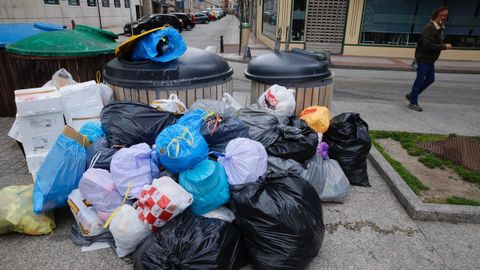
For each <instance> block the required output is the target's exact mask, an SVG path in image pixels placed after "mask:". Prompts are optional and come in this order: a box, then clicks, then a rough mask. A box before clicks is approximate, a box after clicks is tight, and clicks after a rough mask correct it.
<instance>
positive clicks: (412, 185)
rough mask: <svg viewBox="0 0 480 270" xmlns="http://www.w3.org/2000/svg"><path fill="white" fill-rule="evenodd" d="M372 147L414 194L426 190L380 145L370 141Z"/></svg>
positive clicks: (425, 187) (426, 188)
mask: <svg viewBox="0 0 480 270" xmlns="http://www.w3.org/2000/svg"><path fill="white" fill-rule="evenodd" d="M372 143H373V145H374V146H375V147H376V148H377V149H378V152H380V154H382V156H383V157H384V158H385V159H386V160H387V161H388V163H390V165H392V167H393V169H394V170H395V171H396V172H397V173H398V174H399V175H400V176H401V177H402V178H403V180H404V181H405V183H407V185H408V186H409V187H410V188H411V189H412V191H413V192H415V194H417V195H418V194H420V193H421V192H422V191H424V190H428V187H427V186H425V185H424V184H423V183H422V182H421V181H420V180H418V178H417V177H415V175H413V174H411V173H410V171H408V170H407V169H406V168H405V167H403V165H402V164H401V163H400V162H398V161H396V160H394V159H393V158H391V157H390V156H389V155H388V154H387V152H386V151H385V150H384V149H383V147H382V146H380V144H378V143H377V142H376V141H375V140H372Z"/></svg>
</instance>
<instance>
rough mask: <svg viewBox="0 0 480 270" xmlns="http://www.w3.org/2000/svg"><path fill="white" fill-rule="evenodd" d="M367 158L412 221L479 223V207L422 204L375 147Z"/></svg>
mask: <svg viewBox="0 0 480 270" xmlns="http://www.w3.org/2000/svg"><path fill="white" fill-rule="evenodd" d="M368 157H369V159H370V161H371V162H372V163H373V166H374V167H375V168H376V169H377V170H378V171H379V172H380V175H381V176H382V177H383V178H384V179H385V180H386V182H387V184H388V186H389V187H390V189H391V190H392V192H393V194H394V195H395V197H396V198H397V199H398V201H399V202H400V204H401V205H402V206H403V208H405V210H406V211H407V213H408V215H409V216H410V217H411V218H412V219H418V220H425V221H447V222H466V223H480V207H476V206H462V205H446V204H432V203H423V202H422V201H421V200H420V199H419V198H418V197H417V195H415V193H414V192H413V191H412V190H411V189H410V187H409V186H408V185H407V184H406V183H405V182H404V181H403V179H402V177H401V176H400V175H399V174H398V173H397V172H396V171H395V170H394V169H393V167H392V166H391V165H390V163H388V161H387V160H386V159H385V158H384V157H383V156H382V154H380V152H379V151H378V150H377V149H376V148H375V147H372V149H371V150H370V153H369V155H368Z"/></svg>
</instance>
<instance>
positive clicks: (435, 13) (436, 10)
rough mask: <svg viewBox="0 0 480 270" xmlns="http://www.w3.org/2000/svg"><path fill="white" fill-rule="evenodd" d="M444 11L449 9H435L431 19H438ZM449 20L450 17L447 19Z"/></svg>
mask: <svg viewBox="0 0 480 270" xmlns="http://www.w3.org/2000/svg"><path fill="white" fill-rule="evenodd" d="M444 10H448V7H439V8H437V9H435V10H434V11H433V13H432V17H431V19H432V20H435V19H436V18H437V17H438V15H439V14H440V12H442V11H444ZM447 19H448V17H447Z"/></svg>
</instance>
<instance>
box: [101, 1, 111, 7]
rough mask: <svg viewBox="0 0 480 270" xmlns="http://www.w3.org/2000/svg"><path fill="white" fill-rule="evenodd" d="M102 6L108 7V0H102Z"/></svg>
mask: <svg viewBox="0 0 480 270" xmlns="http://www.w3.org/2000/svg"><path fill="white" fill-rule="evenodd" d="M102 7H110V0H102Z"/></svg>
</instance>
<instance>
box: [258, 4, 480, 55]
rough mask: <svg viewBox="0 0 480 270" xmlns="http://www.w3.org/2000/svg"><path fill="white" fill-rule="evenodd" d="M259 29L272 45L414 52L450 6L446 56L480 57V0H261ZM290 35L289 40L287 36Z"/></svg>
mask: <svg viewBox="0 0 480 270" xmlns="http://www.w3.org/2000/svg"><path fill="white" fill-rule="evenodd" d="M251 2H253V3H254V4H253V5H254V14H255V15H254V20H253V21H252V22H253V23H254V25H255V27H254V31H255V34H256V36H257V37H258V38H259V39H260V40H261V41H262V42H263V43H265V44H266V45H267V46H269V47H270V48H273V47H274V44H275V39H276V38H277V37H280V39H281V44H282V47H284V46H285V45H286V43H289V47H298V48H305V49H307V50H314V51H321V50H328V51H330V52H331V53H334V54H344V55H357V56H386V57H388V56H390V57H405V58H412V57H413V55H414V50H415V46H416V45H417V41H418V38H419V33H420V32H421V30H422V28H423V27H424V25H425V24H426V23H427V22H428V21H429V20H430V16H431V14H432V11H433V10H434V9H435V8H437V7H440V6H447V7H448V8H449V20H448V22H447V23H446V31H445V33H446V36H445V42H448V43H451V44H452V45H453V46H454V49H453V50H448V51H445V52H443V53H442V56H441V57H442V59H458V60H472V59H475V60H480V0H462V1H454V0H285V1H283V0H256V1H251ZM287 40H288V42H287Z"/></svg>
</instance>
